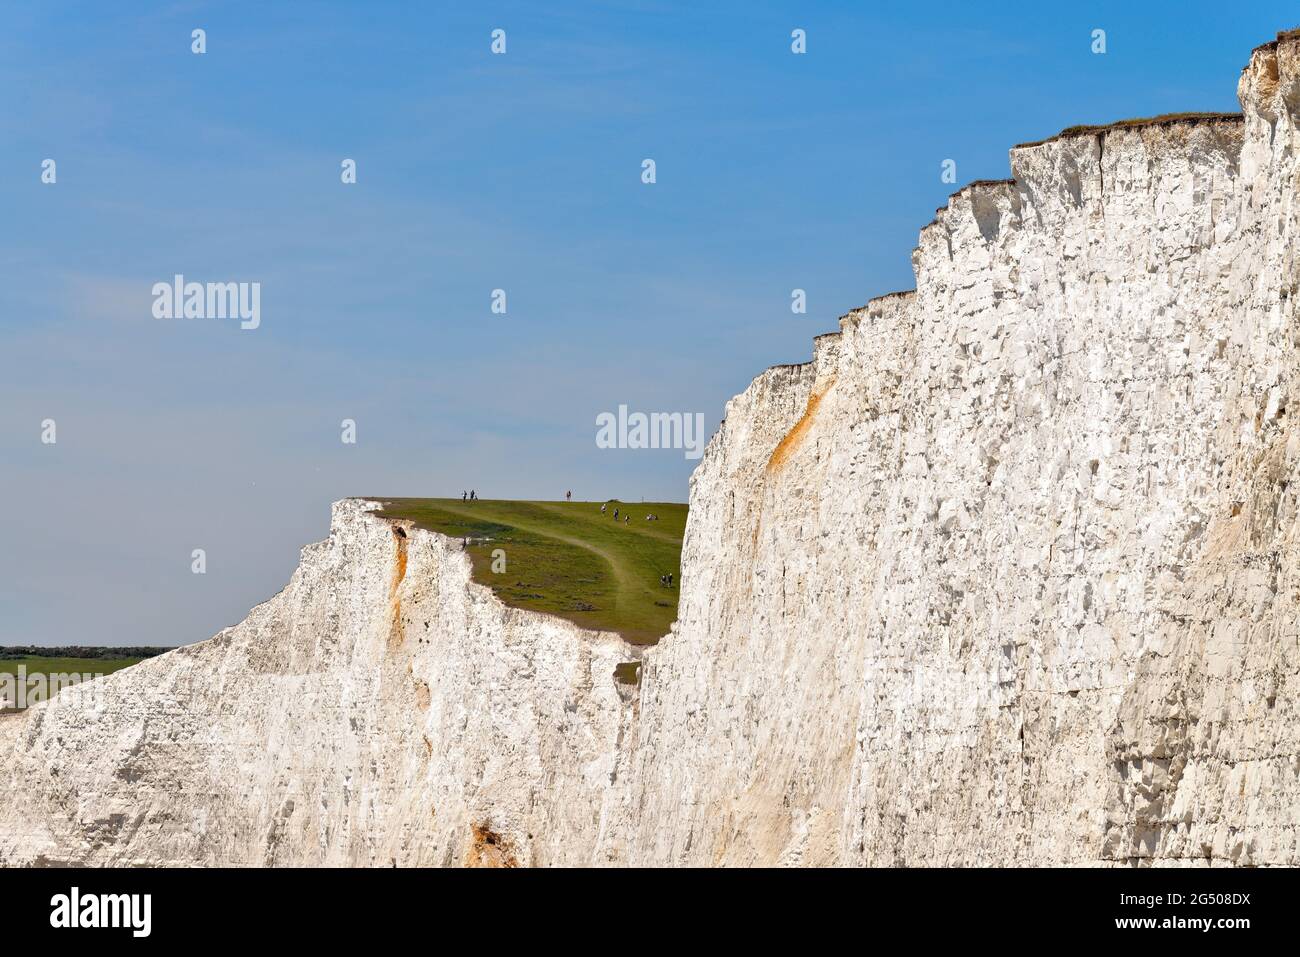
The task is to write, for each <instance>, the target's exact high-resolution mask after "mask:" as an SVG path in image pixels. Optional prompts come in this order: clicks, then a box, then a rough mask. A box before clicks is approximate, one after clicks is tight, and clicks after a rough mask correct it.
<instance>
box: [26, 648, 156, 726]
mask: <svg viewBox="0 0 1300 957" xmlns="http://www.w3.org/2000/svg"><path fill="white" fill-rule="evenodd" d="M97 650H98V649H97ZM105 650H106V651H108V649H105ZM109 653H110V654H111V651H110V652H109ZM142 660H143V659H142V658H138V657H129V658H111V657H104V658H56V657H49V656H41V655H30V656H25V657H9V656H3V657H0V672H8V673H9V674H11V675H13V676H14V678H13V679H11V680H12V681H13V682H15V683H16V682H17V680H18V675H19V671H18V667H19V665H21V666H23V668H24V669H25V670H24V672H23V673H24V674H25V675H26V676H27V679H28V682H29V683H28V686H27V690H26V691H25V693H24V698H25V700H26V703H27V705H29V706H30V705H33V704H36V703H37V702H38V701H44V700H45V698H46V694H45V691H46V690H48V685H47V686H46V688H44V689H43V688H42V687H41V686H40V685H38V684H35V683H32V681H31V679H33V678H35V677H36V676H37V675H45V676H46V677H47V680H48V679H49V677H50V676H52V675H73V674H75V675H83V676H84V675H94V676H96V677H102V676H103V675H110V674H112V673H113V672H114V671H121V670H122V669H123V668H127V667H129V666H131V665H134V664H137V663H138V662H140V661H142ZM16 690H17V689H16V687H8V686H6V688H5V691H6V692H16ZM12 704H13V701H12V699H10V700H6V701H3V702H0V712H4V713H10V712H13V711H16V710H18V709H16V708H14V707H12Z"/></svg>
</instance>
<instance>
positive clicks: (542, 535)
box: [378, 498, 686, 645]
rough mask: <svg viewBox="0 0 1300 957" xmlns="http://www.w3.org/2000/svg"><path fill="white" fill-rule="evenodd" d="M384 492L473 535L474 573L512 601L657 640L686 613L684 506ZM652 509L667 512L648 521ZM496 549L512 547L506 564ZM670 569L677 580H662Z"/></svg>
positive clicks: (451, 530)
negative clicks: (682, 594)
mask: <svg viewBox="0 0 1300 957" xmlns="http://www.w3.org/2000/svg"><path fill="white" fill-rule="evenodd" d="M380 501H382V502H383V503H384V507H383V509H382V510H381V511H380V512H379V513H378V514H379V515H381V516H383V517H385V518H402V519H408V520H410V521H412V522H414V523H415V524H416V525H417V526H419V527H421V528H427V529H430V530H432V531H435V532H441V533H442V534H444V535H449V536H451V537H453V538H460V539H462V540H464V539H468V540H469V542H470V544H469V545H468V546H467V547H466V549H465V551H466V552H467V553H468V554H469V556H470V560H471V562H472V563H473V567H474V580H475V581H477V582H480V583H481V584H484V585H487V586H489V587H490V588H491V589H492V590H493V591H494V592H495V593H496V594H497V596H498V597H499V598H500V599H501V600H502V601H503V602H505V603H506V604H507V605H513V606H514V607H516V608H528V609H531V610H532V611H542V612H547V613H549V614H552V615H558V616H559V617H561V618H567V619H568V620H569V621H572V622H574V623H576V624H578V625H581V626H582V627H584V628H592V629H598V630H602V631H616V632H618V633H619V634H621V635H622V636H623V637H624V638H626V639H627V640H628V641H630V642H633V643H635V644H642V645H647V644H654V642H656V641H658V640H659V639H660V638H661V637H662V636H663V635H665V634H667V632H668V626H669V625H671V624H672V623H673V621H674V620H675V619H676V618H677V587H678V579H679V578H680V576H681V561H682V533H683V532H684V531H685V529H686V506H685V505H679V504H674V503H671V502H640V503H633V504H629V505H625V504H623V503H622V502H613V501H611V502H609V503H607V505H606V512H605V514H604V515H602V514H601V512H600V506H601V503H600V502H512V501H501V500H495V499H480V500H477V501H473V502H465V501H462V500H461V499H458V498H457V499H451V498H399V499H380ZM616 508H617V509H618V510H619V517H618V521H617V522H616V521H615V520H614V509H616ZM647 514H653V515H657V516H659V518H658V520H657V521H646V515H647ZM625 515H630V516H631V520H630V521H627V522H625V521H624V520H623V519H624V516H625ZM497 549H500V550H502V551H503V552H504V553H505V563H506V565H505V570H504V571H503V572H497V571H493V567H492V566H493V552H494V551H496V550H497ZM667 574H671V575H672V576H673V584H672V587H671V588H666V587H664V586H663V585H661V584H660V582H659V576H661V575H667Z"/></svg>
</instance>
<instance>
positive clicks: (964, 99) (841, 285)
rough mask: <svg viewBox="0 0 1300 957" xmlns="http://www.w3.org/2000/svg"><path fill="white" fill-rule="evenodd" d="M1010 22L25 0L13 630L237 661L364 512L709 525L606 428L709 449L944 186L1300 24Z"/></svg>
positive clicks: (1223, 91) (38, 639) (1023, 11)
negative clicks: (384, 500)
mask: <svg viewBox="0 0 1300 957" xmlns="http://www.w3.org/2000/svg"><path fill="white" fill-rule="evenodd" d="M989 6H995V7H996V9H995V10H994V11H992V12H990V11H985V10H980V9H977V5H975V4H970V3H951V4H949V3H926V4H895V5H888V7H886V8H884V9H882V7H885V5H882V4H865V3H800V4H786V3H754V2H749V3H712V4H691V3H653V2H644V3H638V2H625V3H616V2H611V3H587V4H564V5H561V4H538V3H500V4H492V3H459V4H436V3H405V4H398V3H379V2H368V3H320V2H314V3H287V2H281V3H273V4H272V3H264V2H263V3H231V2H223V3H203V2H192V3H183V2H182V3H171V4H167V3H160V4H149V3H131V4H102V3H85V4H62V3H54V2H51V3H41V4H22V5H20V4H16V3H6V4H4V5H3V6H0V88H3V89H4V90H5V91H6V96H5V106H4V109H3V110H0V223H2V224H3V226H2V227H0V492H3V493H4V495H5V498H4V501H5V502H6V503H8V505H7V507H6V508H4V509H3V510H0V644H25V643H35V644H71V643H83V644H179V643H185V642H190V641H195V640H199V639H202V638H205V637H208V636H209V635H211V634H212V633H214V632H215V631H217V630H218V629H219V628H221V627H223V626H226V625H229V624H233V623H234V622H236V621H238V620H239V619H240V618H242V617H243V616H244V614H245V612H246V611H247V609H248V608H249V607H250V606H251V605H252V604H254V603H256V602H257V601H260V600H263V599H265V598H267V597H269V596H270V595H272V594H274V593H275V591H277V590H278V589H279V588H280V587H281V586H282V585H283V583H284V582H285V581H286V580H287V578H288V576H289V574H290V573H291V571H292V569H293V567H294V565H295V564H296V562H297V555H298V549H299V548H300V546H301V545H303V544H305V543H306V542H309V541H313V540H317V539H320V538H322V537H324V534H325V531H326V528H327V522H328V504H329V502H331V501H332V500H334V499H337V498H341V497H344V496H348V495H359V494H364V495H390V494H391V495H447V494H453V495H458V494H459V493H460V492H461V490H462V489H464V488H467V487H471V486H472V487H475V488H476V489H478V491H479V493H480V494H481V495H483V496H485V497H520V498H557V497H559V496H561V495H562V494H563V493H564V491H565V490H566V489H572V490H573V491H574V493H575V497H580V498H592V499H599V498H605V497H611V496H613V497H619V498H623V499H625V500H637V499H640V498H642V497H644V498H646V499H647V500H665V499H667V500H676V501H681V500H684V499H685V497H686V489H687V478H688V476H689V474H690V470H691V468H692V467H693V466H694V464H695V463H694V462H693V461H689V460H687V459H686V458H685V457H684V456H683V454H682V453H681V452H680V451H673V450H609V449H598V448H597V447H596V445H595V441H594V437H595V425H594V422H595V416H596V415H597V414H598V413H600V412H602V411H612V410H615V409H616V408H617V407H618V405H619V404H620V403H625V404H627V405H628V406H629V407H631V408H632V409H634V410H635V409H641V410H646V411H683V412H702V413H704V415H705V418H706V422H707V425H708V428H709V429H710V431H711V430H712V429H713V428H714V427H716V424H717V422H718V421H719V419H720V417H721V414H722V408H723V405H724V403H725V402H726V400H727V399H728V398H729V397H730V396H731V395H733V394H735V393H736V392H739V391H740V390H742V389H743V388H744V387H745V386H746V385H747V384H748V382H749V381H750V379H751V378H752V377H753V376H754V375H756V374H757V373H759V372H760V371H762V369H764V368H765V367H767V366H769V365H772V364H775V363H782V362H797V361H802V360H804V359H806V358H807V357H808V355H809V353H810V349H811V341H812V337H813V336H814V335H816V334H817V333H820V332H824V331H828V330H831V329H833V328H835V319H836V317H837V316H839V315H840V314H842V313H843V312H845V311H847V310H848V309H850V308H853V307H855V306H857V305H860V304H862V303H863V302H865V301H866V300H867V299H869V298H870V297H872V296H874V295H879V294H881V293H884V292H889V291H892V290H895V289H901V288H909V287H911V286H912V285H913V281H912V275H911V266H910V254H911V251H912V248H913V246H914V245H915V242H916V235H917V231H918V229H919V228H920V227H921V226H922V225H923V224H924V223H925V222H927V221H928V220H929V219H930V218H931V216H932V215H933V211H934V208H935V207H936V206H939V205H941V204H942V203H943V202H944V201H945V198H946V196H947V195H948V193H950V192H952V190H953V189H954V187H953V186H951V185H948V184H945V183H943V182H941V180H940V171H941V164H942V162H943V160H945V159H953V160H955V161H956V163H957V171H958V183H959V184H960V183H964V182H967V181H969V180H972V179H980V178H1000V177H1004V176H1006V175H1008V169H1007V149H1008V147H1009V146H1011V144H1013V143H1015V142H1020V141H1024V140H1029V139H1036V138H1040V137H1043V136H1046V135H1050V134H1052V133H1054V132H1056V131H1058V130H1059V129H1061V128H1062V127H1065V126H1068V125H1072V124H1075V123H1092V122H1106V121H1109V120H1113V119H1118V118H1122V117H1129V116H1140V115H1151V114H1156V113H1162V112H1170V111H1181V110H1193V109H1204V110H1235V109H1237V103H1236V98H1235V85H1236V79H1237V76H1238V72H1239V70H1240V68H1241V67H1242V66H1243V65H1244V63H1245V62H1246V59H1247V57H1248V55H1249V51H1250V49H1251V48H1252V47H1253V46H1255V45H1257V44H1259V43H1262V42H1264V41H1266V40H1268V39H1271V38H1272V36H1273V35H1274V34H1275V33H1276V32H1277V31H1278V30H1279V29H1283V28H1287V27H1291V26H1294V25H1296V24H1297V23H1298V22H1300V13H1294V12H1289V10H1293V9H1294V5H1291V4H1282V3H1252V4H1249V5H1230V6H1225V5H1223V4H1221V3H1214V4H1211V3H1179V4H1176V5H1175V4H1150V5H1140V4H1134V3H1122V4H1118V3H1117V4H1110V3H1092V4H1076V5H1074V7H1076V8H1077V9H1075V10H1073V11H1072V12H1069V13H1063V12H1060V11H1058V10H1055V9H1052V7H1054V6H1055V5H1049V4H1041V3H1023V4H1019V3H1014V4H997V5H989ZM195 28H203V29H204V30H206V31H207V52H206V53H205V54H203V55H201V56H200V55H195V54H193V53H192V52H191V49H190V46H191V39H190V35H191V31H192V30H193V29H195ZM495 28H502V29H504V30H505V31H506V36H507V52H506V53H505V55H502V56H494V55H492V53H491V52H490V49H489V44H490V34H491V31H492V30H493V29H495ZM795 28H802V29H804V30H806V31H807V44H808V52H807V53H806V54H804V55H801V56H800V55H795V54H793V53H792V52H791V50H790V32H791V30H793V29H795ZM1095 28H1101V29H1104V30H1106V33H1107V52H1106V53H1105V54H1104V55H1095V54H1093V53H1092V52H1091V49H1090V45H1091V31H1092V30H1093V29H1095ZM46 158H53V159H55V161H56V162H57V164H58V165H57V175H58V181H57V183H55V184H53V185H48V184H42V183H41V181H40V172H41V162H42V160H44V159H46ZM344 158H352V159H355V160H356V162H357V172H358V176H357V178H358V182H357V183H356V184H355V185H343V184H342V183H341V182H340V176H339V174H340V163H341V161H342V160H343V159H344ZM645 158H653V159H654V160H655V162H656V164H657V182H656V183H655V184H653V185H645V184H643V183H642V182H641V178H640V174H641V162H642V160H643V159H645ZM178 272H179V273H183V274H185V275H186V276H187V278H190V279H197V280H200V281H249V282H252V281H256V282H260V283H261V284H262V324H261V327H260V328H259V329H257V330H252V331H244V330H240V329H239V328H238V326H237V325H235V324H233V323H229V322H221V321H217V320H199V321H193V322H188V323H185V322H179V321H166V320H163V321H160V320H156V319H154V318H153V317H152V315H151V312H150V307H151V303H152V298H151V292H150V290H151V287H152V285H153V283H155V282H158V281H168V280H170V278H171V277H172V275H173V274H175V273H178ZM495 288H502V289H505V290H506V293H507V297H508V312H507V314H506V315H504V316H500V315H493V314H492V313H491V312H490V309H489V305H490V295H491V291H492V290H493V289H495ZM794 288H803V289H805V290H806V291H807V296H808V312H807V314H806V315H797V314H792V312H791V310H790V293H791V290H792V289H794ZM47 418H52V419H54V420H55V421H56V423H57V429H58V442H57V443H56V444H55V445H46V444H42V443H41V442H40V434H41V427H40V423H41V422H42V420H44V419H47ZM344 418H351V419H354V420H355V421H356V422H357V438H358V441H357V443H356V444H355V445H344V444H343V443H341V442H340V425H339V424H340V422H341V420H342V419H344ZM194 548H203V549H205V551H206V552H207V562H208V571H207V574H206V575H193V574H191V571H190V563H191V558H190V556H191V552H192V550H193V549H194Z"/></svg>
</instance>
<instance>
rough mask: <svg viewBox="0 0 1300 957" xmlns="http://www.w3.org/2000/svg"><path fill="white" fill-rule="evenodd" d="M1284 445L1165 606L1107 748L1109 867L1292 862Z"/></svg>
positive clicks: (1294, 601) (1294, 667) (1291, 540)
mask: <svg viewBox="0 0 1300 957" xmlns="http://www.w3.org/2000/svg"><path fill="white" fill-rule="evenodd" d="M1286 445H1287V440H1286V436H1285V433H1284V434H1283V435H1282V436H1281V437H1279V438H1278V439H1276V440H1275V441H1274V442H1273V443H1272V445H1271V446H1270V447H1269V448H1268V449H1266V450H1265V451H1264V452H1263V453H1262V454H1260V455H1259V456H1258V459H1257V461H1256V462H1254V463H1251V464H1244V463H1243V464H1242V465H1239V468H1243V469H1250V475H1249V476H1248V477H1247V478H1244V480H1243V481H1241V482H1239V483H1230V484H1231V486H1232V487H1235V488H1236V489H1240V490H1242V491H1243V492H1244V494H1245V497H1244V498H1243V499H1240V500H1236V501H1232V502H1224V503H1223V507H1222V508H1221V509H1220V510H1219V515H1218V516H1217V517H1216V518H1215V519H1213V520H1212V521H1211V522H1210V523H1209V528H1208V530H1207V531H1206V532H1205V533H1204V539H1205V540H1204V542H1203V544H1202V547H1201V551H1200V554H1199V555H1198V556H1197V557H1196V559H1195V560H1194V561H1193V562H1192V563H1191V564H1190V565H1189V566H1188V567H1187V568H1186V570H1185V571H1183V572H1181V573H1180V581H1179V583H1178V585H1177V586H1176V587H1175V589H1173V590H1172V593H1171V594H1166V595H1161V596H1157V600H1159V601H1160V608H1161V611H1162V613H1163V614H1164V617H1165V624H1164V625H1163V627H1162V628H1161V629H1160V632H1159V633H1158V635H1157V636H1156V641H1155V642H1153V644H1152V647H1151V648H1150V649H1149V650H1147V651H1146V652H1145V653H1144V655H1143V657H1142V658H1141V660H1140V661H1139V662H1138V663H1137V666H1136V667H1135V669H1134V672H1133V677H1132V679H1131V680H1130V682H1129V684H1128V687H1127V688H1126V689H1125V691H1124V695H1123V698H1122V700H1121V702H1120V705H1119V709H1118V712H1117V715H1116V720H1115V723H1114V725H1113V726H1112V728H1111V730H1110V734H1109V741H1108V743H1107V744H1108V749H1109V751H1110V758H1111V761H1110V768H1111V779H1110V782H1109V784H1108V787H1107V796H1106V808H1105V812H1106V820H1105V825H1104V827H1105V832H1104V838H1103V842H1102V848H1101V856H1102V858H1103V859H1106V860H1115V861H1122V862H1125V863H1129V864H1142V863H1144V862H1146V861H1148V860H1151V859H1155V858H1176V859H1181V860H1184V861H1201V862H1204V863H1207V864H1213V863H1229V864H1236V865H1250V864H1269V863H1278V862H1285V861H1287V860H1289V859H1290V854H1291V853H1293V852H1292V851H1291V849H1290V841H1291V838H1289V837H1288V836H1287V834H1286V831H1287V830H1288V828H1289V825H1288V824H1287V823H1286V821H1287V819H1288V818H1289V816H1290V815H1289V814H1288V813H1287V809H1288V808H1293V807H1294V806H1295V802H1296V801H1297V800H1300V778H1298V776H1297V772H1298V771H1300V754H1298V753H1297V752H1296V747H1295V742H1294V738H1293V736H1292V734H1291V729H1294V727H1295V722H1296V720H1297V717H1296V714H1295V710H1296V709H1295V705H1294V704H1293V702H1295V701H1296V700H1297V687H1296V686H1297V683H1300V682H1298V681H1297V676H1298V675H1300V651H1297V648H1298V647H1300V645H1298V641H1297V638H1298V636H1297V624H1296V623H1297V621H1298V620H1300V575H1297V572H1296V568H1297V562H1296V561H1295V551H1296V545H1295V541H1296V537H1297V532H1300V523H1297V520H1296V519H1297V496H1296V494H1295V492H1294V491H1292V486H1293V485H1296V483H1295V482H1293V481H1292V479H1293V478H1295V477H1296V476H1295V475H1294V474H1292V473H1294V472H1295V470H1296V468H1295V465H1294V464H1288V463H1287V462H1286V455H1285V448H1286ZM1296 487H1300V486H1296ZM1287 685H1290V687H1289V688H1288V687H1287ZM1234 806H1235V807H1236V808H1237V809H1238V810H1237V811H1236V812H1234V813H1229V811H1228V809H1229V808H1232V807H1234ZM1275 838H1276V840H1274V839H1275Z"/></svg>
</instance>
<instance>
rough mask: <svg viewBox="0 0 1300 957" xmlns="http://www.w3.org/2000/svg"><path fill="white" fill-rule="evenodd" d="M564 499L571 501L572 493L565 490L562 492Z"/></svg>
mask: <svg viewBox="0 0 1300 957" xmlns="http://www.w3.org/2000/svg"><path fill="white" fill-rule="evenodd" d="M564 500H565V501H566V502H571V501H573V493H572V492H565V493H564Z"/></svg>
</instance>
